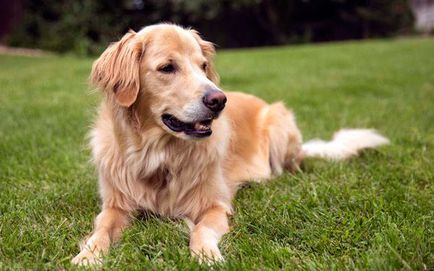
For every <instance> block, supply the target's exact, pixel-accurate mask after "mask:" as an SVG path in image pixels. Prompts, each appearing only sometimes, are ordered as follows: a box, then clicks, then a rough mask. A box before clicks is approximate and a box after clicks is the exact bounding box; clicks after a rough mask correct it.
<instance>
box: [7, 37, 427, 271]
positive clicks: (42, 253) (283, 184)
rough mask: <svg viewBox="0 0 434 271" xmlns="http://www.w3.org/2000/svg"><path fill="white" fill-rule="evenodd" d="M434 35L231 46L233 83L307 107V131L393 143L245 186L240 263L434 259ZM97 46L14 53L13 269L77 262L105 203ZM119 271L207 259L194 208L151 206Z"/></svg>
mask: <svg viewBox="0 0 434 271" xmlns="http://www.w3.org/2000/svg"><path fill="white" fill-rule="evenodd" d="M433 56H434V40H433V39H402V40H388V41H367V42H357V43H335V44H323V45H311V46H299V47H282V48H266V49H260V50H233V51H221V52H219V55H218V57H217V62H218V63H217V64H218V65H217V66H218V69H219V71H220V75H221V78H222V86H223V87H224V88H225V89H227V90H243V91H246V92H250V93H253V94H255V95H258V96H260V97H262V98H264V99H265V100H267V101H270V102H271V101H275V100H283V101H285V102H286V104H287V105H288V106H290V107H292V108H293V109H294V111H295V112H296V114H297V119H298V124H299V126H300V128H301V130H302V131H303V134H304V137H305V138H306V139H310V138H312V137H323V138H329V137H330V136H331V134H332V133H333V131H335V130H337V129H339V128H340V127H375V128H377V129H378V130H380V131H381V132H382V133H384V134H385V135H387V136H388V137H390V139H391V141H392V145H390V146H387V147H384V148H382V149H380V150H378V151H368V152H365V153H363V154H362V155H361V157H359V158H355V159H351V160H349V161H345V162H339V163H338V162H334V163H333V162H327V161H321V160H307V161H306V163H305V171H304V172H303V173H299V174H297V175H284V176H281V177H279V178H277V179H275V180H273V181H272V182H270V183H268V184H266V185H259V184H252V185H250V186H248V187H246V188H244V189H243V190H241V191H240V193H239V194H238V196H237V198H236V201H235V203H234V205H235V215H234V216H233V217H232V218H231V225H232V231H231V232H230V233H229V234H227V235H226V236H225V237H224V238H223V240H222V242H221V249H222V252H223V254H224V255H225V257H226V262H225V263H223V264H222V265H220V266H218V267H221V268H222V269H229V270H236V269H237V270H246V269H260V270H271V269H287V270H292V269H302V270H330V269H338V270H341V269H348V270H354V269H359V270H367V269H369V270H397V269H398V270H399V269H403V270H408V269H415V270H427V269H428V270H429V269H431V270H432V268H434V178H433V173H434V166H433V165H434V150H433V148H434V57H433ZM91 63H92V60H91V59H77V58H73V57H57V56H48V57H42V58H26V57H12V56H0V269H1V270H8V269H15V270H23V269H39V270H42V269H45V270H56V269H72V268H73V267H72V266H71V265H70V259H71V258H72V257H73V256H74V255H75V254H76V253H78V246H77V244H78V243H79V241H80V240H81V239H82V238H83V236H85V235H86V234H88V233H89V232H90V231H91V229H92V223H93V219H94V217H95V215H96V214H97V213H98V211H99V204H100V203H99V199H98V193H97V184H96V183H97V182H96V175H95V174H94V170H93V168H92V166H91V165H90V164H89V163H88V160H89V157H90V155H89V151H88V150H87V148H86V140H85V135H86V132H87V131H88V129H89V126H90V123H91V122H92V117H93V115H94V110H95V107H96V105H97V104H98V99H99V95H92V94H90V92H89V90H88V87H87V83H86V80H87V76H88V74H89V71H90V67H91ZM105 267H106V269H107V270H121V269H132V270H147V269H153V270H159V269H171V270H176V269H178V270H183V269H191V268H197V269H200V268H204V269H205V267H201V266H199V265H198V264H197V263H196V262H195V261H193V260H192V259H191V257H190V256H189V251H188V231H187V227H186V226H185V225H184V224H183V223H182V222H181V221H174V220H169V219H164V218H156V217H153V216H151V217H148V218H141V219H137V220H136V221H135V222H134V224H133V226H132V227H131V228H129V229H128V230H127V231H126V232H125V234H124V235H123V238H122V241H121V243H120V244H119V245H117V246H116V247H114V248H113V249H112V250H111V252H110V254H109V255H108V256H107V257H106V263H105Z"/></svg>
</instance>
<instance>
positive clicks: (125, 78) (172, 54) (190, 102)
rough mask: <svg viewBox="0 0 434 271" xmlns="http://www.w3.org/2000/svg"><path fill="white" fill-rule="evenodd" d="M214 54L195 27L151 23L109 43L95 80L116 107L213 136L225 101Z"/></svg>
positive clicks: (176, 130)
mask: <svg viewBox="0 0 434 271" xmlns="http://www.w3.org/2000/svg"><path fill="white" fill-rule="evenodd" d="M214 54H215V49H214V46H213V44H212V43H210V42H207V41H204V40H202V39H201V37H200V36H199V34H198V33H197V32H196V31H194V30H190V29H184V28H181V27H179V26H175V25H171V24H159V25H154V26H148V27H145V28H144V29H142V30H141V31H140V32H138V33H136V32H133V31H130V32H128V33H127V34H125V36H123V37H122V39H121V40H120V41H118V42H116V43H113V44H112V45H110V46H109V47H108V48H107V49H106V50H105V51H104V53H103V54H102V55H101V56H100V58H99V59H97V60H96V61H95V63H94V65H93V67H92V73H91V82H92V83H93V84H94V85H95V86H97V87H98V88H100V89H102V90H104V92H105V93H106V94H107V95H108V96H109V98H110V99H109V100H110V101H113V103H115V104H116V105H117V106H119V107H124V108H131V107H135V108H136V109H137V112H140V113H139V114H148V115H149V114H150V115H152V116H151V118H152V120H153V121H154V122H155V123H156V124H157V125H159V126H161V127H162V128H163V129H164V130H165V131H167V132H169V133H171V134H173V135H175V136H177V137H180V138H184V139H191V138H203V137H207V136H210V135H211V133H212V130H211V126H212V122H213V120H214V119H215V118H217V117H218V116H219V114H220V112H221V111H222V110H223V108H224V106H225V103H226V96H225V95H224V93H223V92H222V91H221V90H220V89H219V88H218V87H217V84H218V75H217V73H216V71H215V69H214V65H213V56H214ZM145 109H146V110H145ZM138 117H139V118H140V117H143V116H138ZM147 117H150V116H147Z"/></svg>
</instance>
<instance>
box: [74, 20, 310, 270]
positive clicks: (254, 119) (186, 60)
mask: <svg viewBox="0 0 434 271" xmlns="http://www.w3.org/2000/svg"><path fill="white" fill-rule="evenodd" d="M214 53H215V51H214V47H213V45H212V44H211V43H209V42H206V41H204V40H202V39H201V38H200V37H199V35H198V33H197V32H195V31H193V30H189V29H184V28H181V27H179V26H175V25H170V24H159V25H154V26H149V27H146V28H144V29H143V30H141V31H140V32H138V33H135V32H133V31H130V32H129V33H127V34H126V35H125V36H124V37H123V38H122V39H121V40H120V41H118V42H116V43H113V44H112V45H110V46H109V47H108V48H107V49H106V51H105V52H104V53H103V54H102V55H101V57H100V58H99V59H98V60H97V61H95V63H94V65H93V68H92V73H91V82H92V83H93V84H94V85H95V86H96V87H98V88H99V89H101V90H102V91H103V92H104V93H105V95H104V97H105V98H104V100H103V102H102V104H101V107H100V108H99V112H98V117H97V119H96V122H95V124H94V126H93V129H92V131H91V141H90V145H91V148H92V153H93V160H94V163H95V165H96V168H97V170H98V175H99V187H100V195H101V199H102V211H101V213H100V214H99V215H98V217H97V219H96V222H95V229H94V231H93V233H92V234H91V236H90V238H88V239H87V240H85V242H84V245H83V246H82V249H81V252H80V253H79V254H78V255H77V256H76V257H75V258H74V259H73V263H75V264H94V263H99V262H100V261H101V256H102V255H103V254H104V253H105V252H106V251H107V250H108V249H109V246H110V243H112V242H115V241H117V240H118V239H119V237H120V234H121V232H122V230H123V229H124V228H125V227H127V226H128V224H129V222H130V218H131V217H132V215H134V214H135V212H136V211H138V210H146V211H150V212H154V213H157V214H160V215H164V216H169V217H174V218H183V219H185V220H186V221H187V223H188V224H189V226H190V229H191V241H190V248H191V251H192V254H193V255H194V256H197V257H199V259H200V260H204V259H211V260H220V259H222V255H221V254H220V251H219V249H218V246H217V244H218V241H219V239H220V237H221V236H222V235H223V234H225V233H226V232H227V231H228V230H229V226H228V219H227V215H228V214H231V212H232V210H231V201H232V199H233V197H234V195H235V194H236V191H237V189H238V188H239V187H240V185H241V184H242V183H243V182H246V181H249V180H256V181H261V180H266V179H269V178H270V177H272V176H274V175H278V174H281V173H282V171H283V170H284V169H287V170H290V171H294V170H296V169H297V168H298V165H299V164H300V162H301V160H302V157H303V153H302V137H301V134H300V131H299V130H298V128H297V126H296V124H295V121H294V117H293V114H292V113H291V112H290V111H289V110H287V109H286V108H285V106H284V105H283V104H282V103H276V104H272V105H269V104H267V103H265V102H264V101H262V100H260V99H259V98H257V97H254V96H251V95H247V94H242V93H231V92H226V93H225V94H226V96H227V100H228V102H227V104H226V108H225V109H224V110H223V112H222V114H221V115H220V116H219V117H218V118H217V119H215V120H214V121H213V123H212V131H213V133H212V135H211V136H210V137H207V138H204V139H200V140H194V139H192V138H191V137H189V136H188V135H186V134H183V133H176V132H173V131H172V130H170V129H169V128H168V127H166V125H165V124H164V123H163V122H162V120H161V116H162V114H163V113H165V112H170V113H171V114H173V115H175V116H176V117H177V118H179V119H181V120H183V121H185V122H188V121H193V122H194V121H196V120H197V119H196V117H197V115H198V114H199V115H200V114H203V112H202V111H201V110H202V109H201V107H200V105H199V104H200V103H201V101H202V100H201V98H202V96H203V95H204V88H206V87H214V88H217V84H218V75H217V73H216V71H215V69H214V66H213V63H212V58H213V56H214ZM168 61H169V62H170V63H176V67H177V68H178V70H177V72H176V73H175V74H171V75H168V74H164V73H161V72H159V70H158V69H159V67H161V65H164V64H165V63H167V62H168ZM204 63H206V64H207V65H206V68H204V67H205V66H203V65H204ZM201 65H202V66H201ZM201 67H202V68H201Z"/></svg>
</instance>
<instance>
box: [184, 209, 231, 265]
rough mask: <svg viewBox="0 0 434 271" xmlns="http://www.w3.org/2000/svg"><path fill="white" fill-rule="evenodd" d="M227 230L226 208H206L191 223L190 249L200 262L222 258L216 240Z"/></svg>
mask: <svg viewBox="0 0 434 271" xmlns="http://www.w3.org/2000/svg"><path fill="white" fill-rule="evenodd" d="M228 231H229V225H228V217H227V212H226V209H224V208H222V207H213V208H210V209H208V210H206V211H205V212H204V213H203V214H202V216H201V217H200V218H199V221H198V223H197V224H195V225H193V227H192V230H191V237H190V250H191V253H192V255H193V256H194V257H197V258H198V259H199V261H200V262H212V261H220V260H223V257H222V255H221V253H220V250H219V248H218V242H219V241H220V238H221V237H222V235H223V234H225V233H227V232H228Z"/></svg>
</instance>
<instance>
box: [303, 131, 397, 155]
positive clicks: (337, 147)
mask: <svg viewBox="0 0 434 271" xmlns="http://www.w3.org/2000/svg"><path fill="white" fill-rule="evenodd" d="M385 144H389V139H387V138H385V137H384V136H382V135H380V134H379V133H378V132H377V131H375V130H372V129H342V130H340V131H338V132H336V133H335V134H334V135H333V139H332V140H331V141H323V140H321V139H313V140H310V141H308V142H306V143H304V144H303V147H302V150H303V154H304V156H305V157H320V158H326V159H330V160H344V159H347V158H349V157H351V156H356V155H357V154H358V153H359V151H360V150H363V149H366V148H375V147H378V146H381V145H385Z"/></svg>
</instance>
